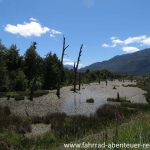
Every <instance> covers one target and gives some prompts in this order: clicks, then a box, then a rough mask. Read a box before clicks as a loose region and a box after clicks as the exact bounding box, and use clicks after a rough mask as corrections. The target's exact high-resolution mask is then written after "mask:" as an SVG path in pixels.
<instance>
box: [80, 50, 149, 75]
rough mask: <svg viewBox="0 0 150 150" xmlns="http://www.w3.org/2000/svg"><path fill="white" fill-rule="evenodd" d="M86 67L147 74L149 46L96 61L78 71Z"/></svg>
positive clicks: (132, 73)
mask: <svg viewBox="0 0 150 150" xmlns="http://www.w3.org/2000/svg"><path fill="white" fill-rule="evenodd" d="M87 69H89V70H103V69H107V70H110V71H113V72H118V73H127V74H131V75H143V74H148V73H150V48H148V49H144V50H141V51H138V52H135V53H132V54H124V55H120V56H115V57H113V58H111V59H109V60H107V61H103V62H96V63H93V64H91V65H89V66H86V67H84V68H81V69H80V71H85V70H87Z"/></svg>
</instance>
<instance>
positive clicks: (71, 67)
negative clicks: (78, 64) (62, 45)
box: [64, 65, 73, 70]
mask: <svg viewBox="0 0 150 150" xmlns="http://www.w3.org/2000/svg"><path fill="white" fill-rule="evenodd" d="M64 67H65V68H66V69H68V70H71V69H73V66H72V65H64Z"/></svg>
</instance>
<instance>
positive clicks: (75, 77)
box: [73, 44, 83, 92]
mask: <svg viewBox="0 0 150 150" xmlns="http://www.w3.org/2000/svg"><path fill="white" fill-rule="evenodd" d="M82 48H83V44H82V45H81V47H80V50H79V55H78V59H77V63H76V64H74V87H73V91H74V92H76V85H77V72H78V67H79V62H80V57H81V53H82Z"/></svg>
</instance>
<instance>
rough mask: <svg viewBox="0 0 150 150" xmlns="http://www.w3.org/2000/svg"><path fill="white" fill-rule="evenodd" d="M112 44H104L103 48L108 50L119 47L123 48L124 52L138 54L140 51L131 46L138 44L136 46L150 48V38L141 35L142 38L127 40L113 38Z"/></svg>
mask: <svg viewBox="0 0 150 150" xmlns="http://www.w3.org/2000/svg"><path fill="white" fill-rule="evenodd" d="M110 40H111V44H107V43H104V44H102V47H104V48H108V47H112V48H113V47H117V46H121V47H122V50H123V51H124V52H128V53H131V52H136V51H138V50H139V49H138V48H136V47H132V46H131V44H132V45H133V44H136V46H150V36H146V35H141V36H135V37H128V38H127V39H125V40H121V39H119V38H116V37H111V38H110Z"/></svg>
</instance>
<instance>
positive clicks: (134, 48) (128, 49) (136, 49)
mask: <svg viewBox="0 0 150 150" xmlns="http://www.w3.org/2000/svg"><path fill="white" fill-rule="evenodd" d="M122 50H123V51H124V52H126V53H133V52H137V51H139V49H138V48H136V47H129V46H127V47H123V48H122Z"/></svg>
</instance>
